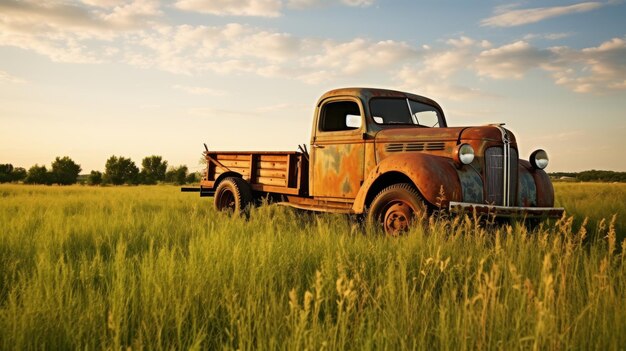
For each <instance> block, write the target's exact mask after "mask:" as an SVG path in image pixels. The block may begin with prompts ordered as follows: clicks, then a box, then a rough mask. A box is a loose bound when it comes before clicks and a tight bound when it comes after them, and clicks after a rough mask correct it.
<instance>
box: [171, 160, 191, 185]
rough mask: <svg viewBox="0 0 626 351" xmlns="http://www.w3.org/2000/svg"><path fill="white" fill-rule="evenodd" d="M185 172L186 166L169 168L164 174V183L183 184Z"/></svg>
mask: <svg viewBox="0 0 626 351" xmlns="http://www.w3.org/2000/svg"><path fill="white" fill-rule="evenodd" d="M187 171H188V169H187V166H184V165H181V166H178V167H171V168H170V169H169V170H168V171H167V173H165V181H166V182H168V183H176V184H185V181H186V180H187Z"/></svg>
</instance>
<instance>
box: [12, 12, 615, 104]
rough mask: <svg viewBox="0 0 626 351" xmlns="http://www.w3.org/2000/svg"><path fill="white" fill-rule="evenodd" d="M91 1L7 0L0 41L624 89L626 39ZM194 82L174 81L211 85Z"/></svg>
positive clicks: (238, 70) (253, 66)
mask: <svg viewBox="0 0 626 351" xmlns="http://www.w3.org/2000/svg"><path fill="white" fill-rule="evenodd" d="M311 1H323V0H311ZM329 1H330V0H329ZM332 1H338V0H332ZM92 3H93V4H95V1H94V0H83V3H78V4H76V3H71V4H68V3H66V2H43V3H35V2H32V1H24V2H16V1H5V2H1V3H0V45H2V46H13V47H19V48H22V49H24V50H30V51H33V52H36V53H39V54H41V55H44V56H46V57H48V58H50V59H51V60H53V61H58V62H72V63H93V64H97V63H101V62H122V63H126V64H128V65H133V66H137V67H141V68H146V69H159V70H163V71H167V72H172V73H177V74H186V75H198V74H202V73H204V72H213V73H217V74H223V75H246V74H249V75H257V76H262V77H280V78H283V79H296V80H300V81H303V82H306V83H310V84H322V83H324V82H327V81H334V82H337V81H341V80H345V81H350V80H355V79H358V80H360V81H364V80H368V79H369V78H368V77H374V76H375V77H378V78H376V79H380V77H386V78H382V79H388V81H389V82H391V83H392V84H394V85H401V86H406V87H415V88H419V89H415V90H416V91H424V89H425V90H426V91H427V92H433V93H434V94H442V95H443V94H446V95H448V96H453V97H454V98H455V99H462V98H471V97H474V96H477V94H486V93H485V92H481V91H478V90H476V89H473V88H470V87H464V86H463V85H462V84H459V83H458V82H459V81H461V80H460V79H459V78H460V77H461V76H464V77H466V78H467V77H471V76H472V75H474V76H475V77H480V78H483V79H523V78H524V77H525V76H526V74H527V73H528V72H529V71H531V70H537V71H539V72H541V71H543V72H546V74H548V75H549V76H550V77H551V78H552V79H553V80H554V82H555V84H557V85H560V86H563V87H566V88H568V89H571V90H573V91H576V92H581V93H604V92H608V91H618V90H621V91H623V90H626V62H625V61H626V38H614V39H611V40H609V41H606V42H604V43H601V44H600V45H598V46H597V47H590V48H586V49H582V50H578V49H571V48H567V47H552V48H541V47H537V46H534V45H532V44H531V43H530V42H529V41H528V40H520V41H515V42H511V43H505V44H503V45H500V46H494V44H492V43H490V42H489V41H486V40H480V39H475V38H470V37H466V36H461V37H459V38H453V39H449V40H447V41H445V42H443V44H442V43H441V42H439V43H420V44H417V45H410V44H408V43H405V42H401V41H394V40H382V41H373V40H370V39H366V38H354V39H349V40H343V41H339V40H330V39H327V40H324V39H318V38H307V37H297V36H294V35H292V34H289V33H284V32H278V31H271V30H267V29H263V28H257V27H253V26H249V25H243V24H238V23H231V24H227V25H222V26H202V25H187V24H184V25H177V26H171V25H165V24H161V23H159V21H160V19H161V17H162V13H161V10H160V8H159V7H158V4H157V3H156V2H154V1H152V0H133V1H124V2H119V1H115V0H109V1H106V2H103V3H100V4H99V5H98V6H92ZM548 36H550V35H546V37H548ZM556 36H557V37H558V35H556ZM529 38H530V37H529ZM529 38H528V39H529ZM394 79H397V81H396V80H394ZM4 80H5V81H6V80H7V79H6V78H5V79H4ZM196 88H198V87H184V86H178V87H175V88H174V89H178V90H181V91H186V92H187V93H191V94H209V95H210V94H213V93H214V92H212V91H210V90H203V89H202V88H198V89H196ZM411 90H414V89H413V88H412V89H411Z"/></svg>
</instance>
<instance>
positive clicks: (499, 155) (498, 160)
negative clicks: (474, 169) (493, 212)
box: [485, 147, 518, 206]
mask: <svg viewBox="0 0 626 351" xmlns="http://www.w3.org/2000/svg"><path fill="white" fill-rule="evenodd" d="M510 154H511V156H510V157H511V159H510V162H506V161H507V160H505V153H504V148H502V147H490V148H488V149H487V150H485V190H486V197H485V199H486V201H487V203H489V204H494V205H499V206H504V205H514V204H515V198H516V195H517V164H518V156H517V150H515V149H513V148H511V149H510ZM507 163H508V165H509V167H508V168H509V169H508V170H506V169H505V165H506V164H507ZM509 171H510V172H509ZM507 178H508V187H507V188H508V189H507V190H508V191H507V193H508V194H507V199H505V195H504V192H505V189H504V183H505V180H506V179H507Z"/></svg>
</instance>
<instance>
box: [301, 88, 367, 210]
mask: <svg viewBox="0 0 626 351" xmlns="http://www.w3.org/2000/svg"><path fill="white" fill-rule="evenodd" d="M318 108H319V110H318V115H317V116H318V117H317V125H316V126H315V127H314V129H313V133H314V134H313V138H312V142H311V148H312V161H313V167H312V171H313V172H312V174H311V178H310V184H311V185H312V190H313V191H312V195H313V196H315V197H328V198H337V199H354V198H355V197H356V195H357V193H358V191H359V188H360V187H361V184H362V183H363V172H364V158H365V142H364V140H363V133H364V132H365V119H364V117H363V116H364V113H363V108H362V106H361V104H360V102H359V101H358V100H357V99H349V98H343V99H341V98H334V99H330V100H326V101H324V102H323V103H322V105H321V106H320V107H318Z"/></svg>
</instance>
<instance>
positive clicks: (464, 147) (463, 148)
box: [455, 144, 474, 166]
mask: <svg viewBox="0 0 626 351" xmlns="http://www.w3.org/2000/svg"><path fill="white" fill-rule="evenodd" d="M455 154H456V160H455V161H456V162H457V163H458V164H459V166H460V165H469V164H470V163H472V161H474V148H473V147H472V146H471V145H470V144H461V145H459V146H457V148H456V152H455Z"/></svg>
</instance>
